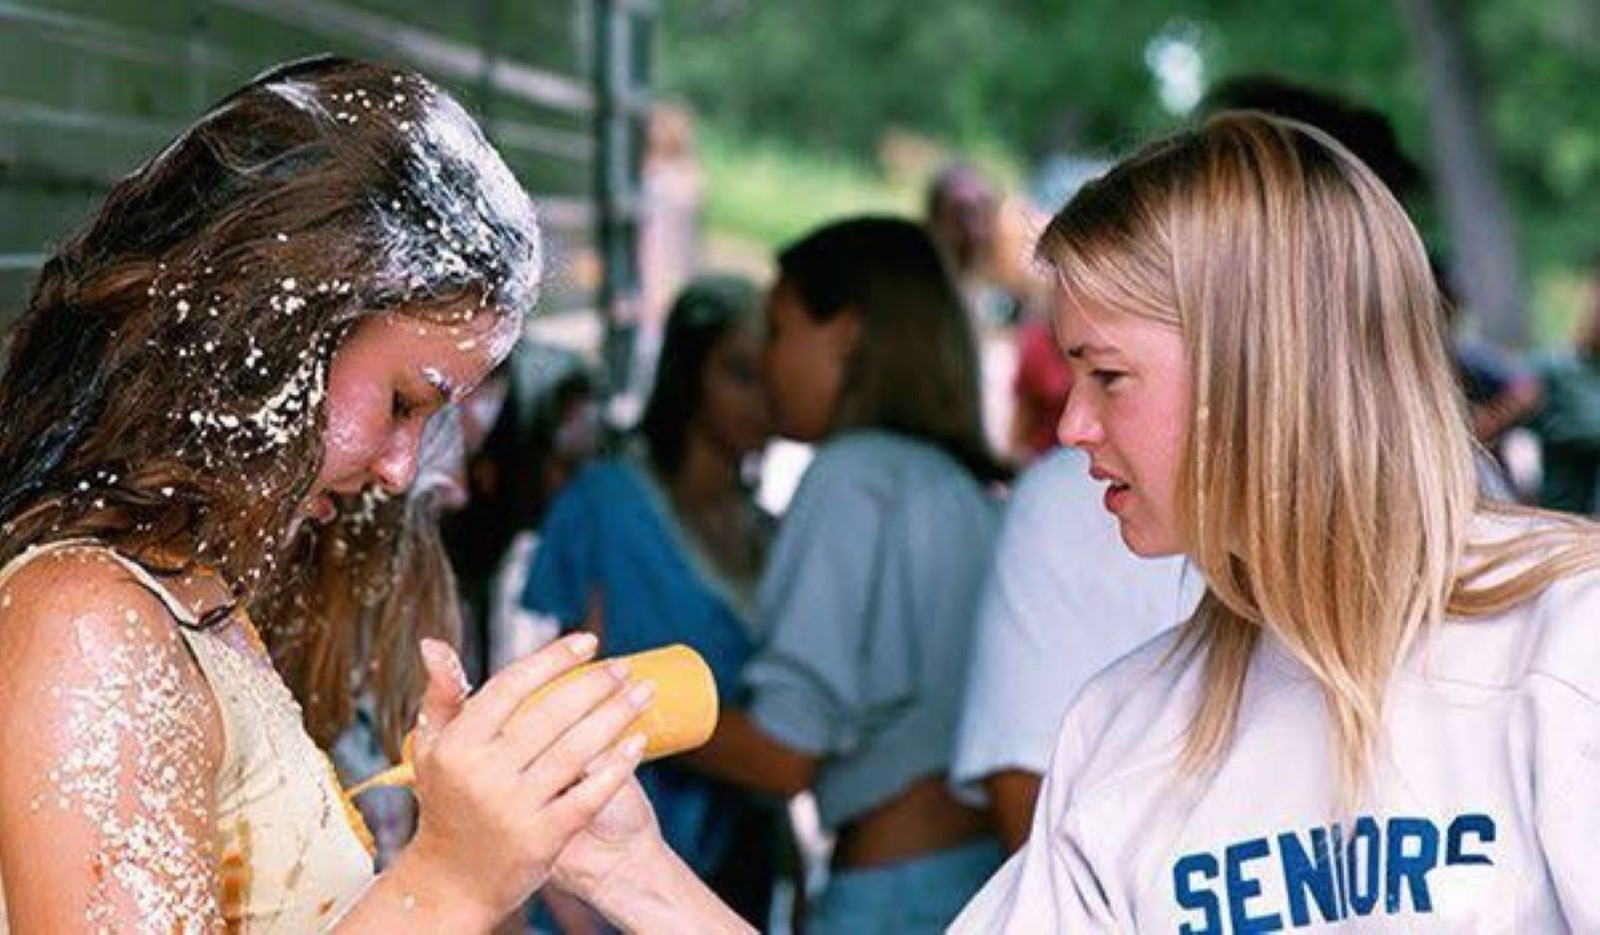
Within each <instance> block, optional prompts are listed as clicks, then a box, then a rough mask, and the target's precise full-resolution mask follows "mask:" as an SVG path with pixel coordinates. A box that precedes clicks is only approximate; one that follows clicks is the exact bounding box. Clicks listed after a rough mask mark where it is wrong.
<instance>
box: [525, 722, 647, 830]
mask: <svg viewBox="0 0 1600 935" xmlns="http://www.w3.org/2000/svg"><path fill="white" fill-rule="evenodd" d="M644 748H645V738H644V735H643V734H633V735H631V736H629V737H628V738H627V739H626V740H624V741H623V742H622V743H620V744H617V745H616V746H615V747H614V748H612V749H611V750H610V751H609V752H608V753H606V755H605V756H604V757H602V758H601V759H599V760H596V761H595V762H594V763H593V764H592V767H591V768H590V769H589V771H588V774H587V775H585V776H583V778H582V779H580V780H579V781H578V783H577V784H576V785H574V786H572V787H571V788H570V789H568V790H567V791H566V792H565V793H564V794H562V795H560V796H558V797H557V798H556V799H554V800H553V801H551V802H550V804H549V805H547V806H545V809H544V818H545V819H546V820H547V821H548V822H549V823H550V825H551V826H552V827H553V828H554V829H555V831H556V834H557V835H558V836H560V837H562V838H563V839H565V838H570V837H571V836H572V835H575V834H577V833H578V832H579V831H582V830H583V829H584V828H587V827H589V825H590V824H592V823H593V822H594V819H595V816H597V815H599V814H600V810H601V809H603V808H605V807H606V806H607V805H608V804H610V803H611V800H612V799H614V798H616V797H617V795H618V794H619V793H621V792H622V790H623V789H624V788H625V787H626V786H627V785H628V783H629V782H630V781H631V780H632V778H633V770H634V768H635V767H636V766H638V765H639V760H640V759H641V758H642V757H643V756H644ZM535 781H537V780H535Z"/></svg>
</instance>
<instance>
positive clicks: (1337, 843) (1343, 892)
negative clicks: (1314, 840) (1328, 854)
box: [1328, 824, 1350, 919]
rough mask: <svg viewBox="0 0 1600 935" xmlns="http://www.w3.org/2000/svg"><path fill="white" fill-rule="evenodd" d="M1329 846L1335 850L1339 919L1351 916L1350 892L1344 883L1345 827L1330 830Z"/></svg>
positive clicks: (1334, 862) (1338, 826)
mask: <svg viewBox="0 0 1600 935" xmlns="http://www.w3.org/2000/svg"><path fill="white" fill-rule="evenodd" d="M1328 830H1329V833H1330V840H1329V842H1328V844H1329V846H1331V847H1332V848H1333V871H1334V873H1333V878H1334V882H1336V883H1338V884H1339V918H1341V919H1346V918H1349V916H1350V890H1349V888H1348V887H1347V886H1345V881H1344V877H1345V874H1344V825H1340V824H1335V825H1333V826H1332V827H1330V828H1329V829H1328Z"/></svg>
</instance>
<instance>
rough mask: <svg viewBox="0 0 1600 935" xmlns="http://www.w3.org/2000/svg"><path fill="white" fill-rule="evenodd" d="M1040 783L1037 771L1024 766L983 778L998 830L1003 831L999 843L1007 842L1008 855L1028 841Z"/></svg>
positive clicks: (1004, 843) (1005, 843)
mask: <svg viewBox="0 0 1600 935" xmlns="http://www.w3.org/2000/svg"><path fill="white" fill-rule="evenodd" d="M1040 784H1041V779H1040V776H1039V774H1038V773H1030V772H1028V771H1027V770H1021V769H1006V770H1001V771H1000V772H998V773H992V774H990V775H988V776H985V777H984V778H983V787H984V789H985V790H986V791H987V792H988V793H989V802H990V806H989V809H990V812H991V814H992V815H993V816H994V825H995V829H996V830H997V831H999V832H1000V843H1001V844H1003V845H1005V849H1006V853H1008V854H1015V853H1016V852H1017V851H1018V850H1020V849H1021V848H1022V845H1023V843H1024V842H1025V841H1027V840H1028V829H1029V828H1030V827H1032V825H1033V809H1034V806H1035V805H1036V804H1037V803H1038V801H1039V786H1040Z"/></svg>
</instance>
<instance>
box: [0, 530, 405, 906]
mask: <svg viewBox="0 0 1600 935" xmlns="http://www.w3.org/2000/svg"><path fill="white" fill-rule="evenodd" d="M78 550H81V551H84V552H90V553H93V554H95V555H99V556H104V557H106V558H109V559H111V560H113V561H115V562H116V563H117V564H118V565H120V566H121V567H123V568H125V569H126V570H127V572H128V574H130V575H131V576H132V577H133V578H134V579H135V580H136V581H138V582H139V583H140V584H141V585H142V586H143V587H145V588H146V589H148V590H149V591H150V593H151V594H153V595H154V596H155V597H157V598H158V599H160V600H161V602H162V603H163V604H165V605H166V607H167V609H168V611H169V612H170V613H171V614H172V616H173V617H175V618H176V619H177V620H178V622H179V623H180V624H182V626H180V627H179V630H178V632H179V633H181V634H182V635H183V639H184V642H185V643H186V645H187V646H188V648H189V650H190V652H191V653H192V654H193V656H194V659H195V661H196V663H197V664H198V665H199V668H200V671H201V673H202V675H203V676H204V678H205V680H206V683H207V684H208V685H209V686H210V688H211V693H212V696H213V698H214V699H215V702H216V709H217V713H218V715H219V718H220V720H221V723H222V733H223V757H222V762H221V766H220V769H219V770H218V771H217V775H216V784H215V799H214V802H215V805H214V810H213V817H214V819H215V833H216V838H215V847H214V850H213V853H214V854H215V855H216V858H217V875H218V880H217V885H216V887H215V892H216V893H217V894H218V899H219V908H220V910H221V915H222V918H223V920H224V922H225V924H226V927H227V931H229V932H250V933H258V932H261V933H266V932H286V933H287V932H293V933H304V932H314V931H317V930H319V929H321V928H324V927H326V926H328V925H330V924H331V923H332V922H334V921H335V920H337V919H338V917H339V916H340V915H341V914H342V913H343V911H344V910H345V909H346V908H347V907H348V906H349V904H350V903H351V902H353V901H354V899H355V898H356V897H357V896H358V895H359V894H360V893H361V891H362V890H363V889H364V888H365V886H366V884H367V883H368V882H369V881H370V880H371V878H372V875H373V863H372V855H371V852H370V851H369V849H368V847H369V845H368V843H367V842H368V841H369V840H370V839H369V838H367V837H366V827H365V826H364V825H363V824H361V819H360V816H359V814H357V813H356V812H355V811H354V809H352V808H350V807H348V805H347V804H346V802H345V800H344V797H343V795H342V794H341V792H340V790H339V787H338V784H337V782H336V780H335V776H334V773H333V768H332V765H331V764H330V763H329V761H328V759H327V757H326V756H324V755H323V753H322V751H321V750H319V749H318V748H317V746H316V744H315V743H314V742H313V741H312V740H311V737H310V736H309V735H308V734H307V733H306V731H305V727H304V723H303V721H302V720H301V712H300V706H299V705H298V704H297V703H296V702H295V700H294V698H293V696H291V695H290V693H289V689H288V687H287V686H286V685H285V684H284V683H283V680H282V679H281V678H280V677H279V676H278V674H277V672H276V671H275V670H274V669H273V668H272V665H271V662H270V660H269V659H268V658H267V654H266V650H265V647H264V646H262V644H261V642H260V637H259V636H257V635H256V632H255V627H254V626H253V625H252V624H251V623H250V621H249V619H248V618H246V617H245V615H244V613H243V612H242V611H237V612H235V613H234V615H233V616H231V617H229V618H228V619H227V620H225V621H223V622H222V623H220V624H218V625H217V626H216V627H213V628H209V629H200V628H198V627H197V626H196V623H197V620H196V618H195V615H194V613H193V611H191V610H190V609H189V608H188V607H186V606H184V604H183V602H182V601H180V600H179V599H178V598H177V596H176V595H174V594H173V593H172V592H171V591H169V590H168V589H167V588H166V586H164V585H163V584H162V583H161V582H160V581H158V580H156V578H155V577H154V576H153V575H151V574H150V573H149V572H148V571H146V570H145V569H144V568H142V567H140V566H139V565H138V564H137V563H135V562H133V561H130V560H129V559H127V558H124V557H123V556H121V555H118V554H117V553H116V552H114V551H112V550H110V549H108V548H106V547H104V546H102V545H99V544H96V543H91V542H84V541H74V542H59V543H51V544H50V545H47V546H43V547H40V548H37V549H33V550H30V551H28V552H25V553H23V554H22V555H20V556H18V557H17V558H15V559H13V560H12V561H11V563H10V564H8V565H7V566H6V567H5V568H4V569H0V586H3V585H4V584H5V582H6V580H7V579H8V578H10V577H11V576H12V575H13V574H15V573H16V571H17V570H18V569H20V568H21V567H22V566H23V565H25V564H26V563H28V562H30V561H34V560H36V559H38V558H39V557H41V556H43V555H46V554H50V553H62V552H67V551H78ZM235 627H240V628H243V631H244V634H245V635H246V640H245V641H244V642H246V643H248V644H249V645H250V646H252V647H253V649H254V651H253V652H252V651H247V650H246V649H243V648H241V647H240V646H238V645H236V642H235V641H230V640H229V639H227V638H226V634H227V632H228V631H229V630H231V629H233V628H235ZM3 869H4V868H0V871H3ZM8 930H9V927H8V926H7V924H6V913H5V905H4V893H3V890H0V935H3V933H5V932H7V931H8Z"/></svg>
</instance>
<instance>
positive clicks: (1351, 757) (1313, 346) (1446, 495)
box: [1039, 113, 1600, 792]
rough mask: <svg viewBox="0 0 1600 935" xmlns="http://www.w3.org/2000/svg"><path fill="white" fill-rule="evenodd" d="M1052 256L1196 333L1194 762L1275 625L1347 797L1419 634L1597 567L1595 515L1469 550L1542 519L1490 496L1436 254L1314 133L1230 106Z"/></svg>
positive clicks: (1142, 168) (1129, 177) (1152, 157)
mask: <svg viewBox="0 0 1600 935" xmlns="http://www.w3.org/2000/svg"><path fill="white" fill-rule="evenodd" d="M1039 255H1040V258H1041V259H1042V260H1043V261H1044V262H1045V263H1047V264H1048V265H1050V266H1051V267H1053V268H1054V271H1055V272H1056V274H1057V275H1058V276H1059V278H1060V280H1061V282H1062V284H1063V286H1064V288H1065V289H1066V291H1067V294H1068V296H1069V297H1071V298H1072V299H1073V300H1074V301H1080V302H1083V303H1087V304H1090V305H1092V306H1095V307H1099V308H1105V309H1110V310H1116V311H1119V312H1123V313H1126V314H1132V315H1138V316H1142V317H1145V318H1149V319H1154V320H1158V321H1161V322H1164V323H1167V324H1170V325H1172V326H1174V327H1177V328H1179V329H1180V330H1181V331H1182V333H1183V336H1184V341H1185V344H1186V355H1187V359H1188V362H1189V365H1190V377H1189V379H1190V391H1191V396H1190V398H1191V399H1192V400H1193V403H1192V411H1191V413H1190V420H1189V424H1188V425H1187V426H1186V427H1184V431H1185V432H1186V439H1185V444H1184V454H1183V464H1182V467H1181V469H1180V475H1179V480H1178V490H1177V496H1178V501H1179V504H1180V517H1181V518H1180V522H1181V523H1182V525H1183V530H1182V531H1183V534H1184V536H1185V541H1186V543H1187V547H1188V551H1189V554H1190V557H1191V558H1192V559H1193V561H1194V562H1195V563H1196V565H1197V566H1198V568H1199V569H1200V571H1201V573H1202V574H1203V575H1204V577H1205V579H1206V583H1207V592H1206V594H1205V596H1204V597H1203V598H1202V600H1201V602H1200V605H1199V607H1198V608H1197V610H1196V611H1195V614H1194V616H1193V617H1192V618H1191V619H1190V620H1189V621H1188V623H1187V624H1186V627H1185V631H1184V634H1183V638H1182V640H1181V641H1180V643H1179V647H1180V649H1179V651H1180V652H1185V651H1198V652H1204V654H1205V661H1204V690H1203V697H1202V700H1201V702H1200V705H1199V708H1198V710H1197V711H1196V713H1195V717H1194V721H1193V724H1192V729H1191V731H1190V734H1189V737H1188V741H1187V747H1186V750H1185V756H1184V762H1185V765H1186V766H1187V767H1188V768H1190V769H1196V768H1199V767H1201V766H1204V765H1205V764H1206V763H1208V762H1214V761H1215V760H1216V758H1217V757H1219V756H1220V755H1221V754H1222V752H1223V751H1224V750H1225V749H1226V747H1227V745H1228V744H1229V743H1230V742H1231V739H1232V733H1233V729H1234V723H1235V720H1236V717H1237V714H1238V708H1239V699H1240V695H1241V691H1242V689H1243V684H1244V679H1245V674H1246V671H1247V668H1248V666H1249V662H1250V658H1251V655H1252V654H1253V652H1254V650H1255V647H1256V644H1257V642H1258V641H1259V639H1260V638H1261V634H1262V632H1263V631H1267V632H1270V633H1271V634H1273V635H1274V636H1275V637H1277V638H1278V639H1279V640H1281V642H1282V643H1283V645H1284V646H1285V647H1286V648H1287V650H1288V651H1289V652H1290V653H1292V654H1293V655H1294V656H1295V657H1296V658H1297V659H1298V660H1299V661H1300V662H1301V663H1303V664H1304V665H1305V666H1306V667H1307V669H1308V670H1309V671H1310V672H1311V674H1312V675H1313V676H1314V677H1315V678H1316V679H1317V681H1318V682H1319V683H1320V684H1321V686H1322V689H1323V692H1324V694H1325V697H1326V699H1327V704H1328V709H1329V714H1330V718H1331V722H1332V727H1333V739H1334V744H1335V747H1336V750H1335V753H1336V755H1337V758H1338V761H1339V763H1340V766H1341V772H1342V774H1343V779H1344V785H1343V788H1344V789H1345V790H1346V792H1353V791H1354V790H1356V789H1357V788H1359V786H1360V785H1361V784H1362V782H1363V781H1364V779H1365V777H1366V775H1367V773H1368V768H1369V765H1370V763H1371V759H1372V756H1373V752H1374V747H1375V745H1376V742H1377V740H1378V737H1379V732H1380V724H1381V717H1382V710H1383V702H1384V693H1385V688H1386V686H1387V684H1388V682H1389V678H1390V676H1391V675H1392V673H1393V670H1394V668H1395V666H1396V664H1397V662H1398V660H1400V659H1401V658H1402V657H1403V656H1404V654H1405V652H1406V650H1407V648H1408V647H1409V646H1410V645H1411V644H1412V642H1413V640H1415V639H1416V637H1417V636H1418V634H1419V633H1421V632H1423V630H1424V629H1425V628H1427V627H1429V626H1431V625H1433V624H1436V623H1438V622H1440V621H1441V620H1443V619H1444V618H1445V617H1446V616H1464V617H1471V616H1481V615H1486V614H1491V613H1496V612H1499V611H1502V610H1504V609H1506V608H1509V607H1511V606H1513V605H1515V604H1517V603H1519V602H1521V601H1524V600H1526V599H1528V598H1529V597H1530V596H1532V595H1534V594H1535V593H1537V592H1538V591H1540V590H1542V589H1543V588H1544V587H1545V586H1546V585H1548V584H1549V583H1550V582H1551V581H1553V580H1555V579H1557V578H1559V577H1561V576H1563V575H1566V574H1570V573H1572V572H1573V571H1576V570H1580V569H1585V568H1595V567H1600V546H1597V539H1596V536H1595V527H1594V526H1593V524H1589V523H1585V522H1582V521H1578V520H1573V519H1556V518H1554V517H1552V518H1551V519H1550V520H1549V521H1542V522H1534V523H1531V524H1529V523H1523V524H1521V525H1522V526H1524V527H1525V529H1524V531H1523V532H1522V533H1521V534H1519V535H1514V536H1511V537H1509V538H1503V539H1501V540H1499V541H1497V542H1494V543H1492V544H1489V543H1484V542H1474V541H1473V536H1472V522H1473V518H1474V516H1475V515H1477V514H1479V513H1483V512H1496V513H1502V514H1508V513H1509V514H1515V513H1522V514H1527V516H1528V517H1529V518H1531V517H1532V515H1533V511H1524V510H1520V509H1518V508H1514V507H1505V506H1495V505H1492V504H1489V503H1487V502H1485V501H1483V500H1481V499H1480V497H1479V494H1478V490H1477V484H1476V477H1475V472H1474V466H1473V458H1474V449H1473V444H1474V443H1473V441H1472V437H1471V435H1470V433H1469V431H1468V428H1467V422H1466V416H1465V408H1464V403H1463V401H1462V399H1461V396H1460V394H1459V391H1458V390H1457V388H1456V385H1455V383H1454V382H1453V380H1452V377H1451V371H1450V367H1449V363H1448V360H1447V356H1446V349H1445V338H1444V334H1443V333H1442V330H1441V322H1442V320H1443V316H1442V315H1440V314H1439V302H1440V298H1439V294H1438V291H1437V289H1436V287H1435V285H1434V282H1433V278H1432V275H1431V273H1430V271H1429V267H1428V261H1427V254H1426V251H1425V250H1424V248H1423V245H1422V242H1421V240H1420V238H1419V237H1418V235H1417V233H1416V231H1415V229H1414V228H1413V227H1412V225H1411V223H1410V222H1409V220H1408V219H1407V218H1406V215H1405V213H1404V211H1403V210H1402V209H1401V207H1400V205H1399V204H1398V203H1397V202H1396V201H1395V200H1394V198H1393V196H1392V195H1391V194H1390V193H1389V191H1388V189H1386V188H1385V187H1384V185H1383V184H1382V182H1380V181H1379V180H1378V179H1377V178H1376V177H1375V176H1374V175H1373V174H1372V173H1371V172H1370V171H1369V170H1368V169H1367V168H1366V167H1365V166H1364V165H1362V164H1361V163H1360V161H1359V160H1357V159H1356V158H1355V157H1354V156H1352V155H1350V153H1349V152H1347V151H1346V150H1345V149H1344V148H1343V147H1341V146H1340V145H1339V144H1338V143H1336V142H1335V141H1333V140H1332V139H1331V138H1330V137H1328V136H1327V135H1325V134H1323V133H1322V132H1320V131H1318V130H1315V129H1313V128H1310V127H1307V126H1304V125H1301V124H1296V123H1293V122H1289V121H1283V120H1277V119H1273V118H1268V117H1265V116H1262V115H1257V114H1248V113H1232V114H1221V115H1218V116H1216V117H1214V118H1212V119H1211V120H1209V121H1207V122H1206V123H1205V124H1204V125H1203V126H1201V127H1199V128H1198V129H1195V130H1193V131H1190V132H1186V133H1183V134H1180V135H1178V136H1175V137H1172V138H1170V139H1167V140H1163V141H1161V142H1158V143H1156V144H1153V145H1151V146H1149V147H1147V148H1146V149H1144V150H1142V151H1141V152H1139V153H1138V154H1136V155H1134V156H1133V157H1131V158H1130V159H1128V160H1126V161H1125V162H1123V163H1121V164H1120V165H1118V166H1117V167H1116V168H1115V169H1113V170H1112V171H1111V172H1109V173H1108V174H1107V175H1106V176H1105V177H1104V178H1102V179H1100V180H1098V181H1097V182H1094V183H1092V184H1091V185H1089V186H1087V187H1086V188H1084V189H1083V190H1082V191H1081V192H1080V193H1079V194H1078V195H1077V196H1076V197H1075V198H1074V199H1073V200H1072V201H1071V202H1070V203H1069V204H1068V205H1067V206H1066V207H1065V208H1064V209H1062V211H1061V212H1060V213H1059V214H1058V215H1057V216H1056V217H1055V218H1054V219H1053V220H1052V221H1051V223H1050V225H1049V227H1048V228H1047V230H1046V231H1045V233H1044V235H1043V236H1042V238H1041V240H1040V244H1039ZM1490 578H1492V579H1493V581H1494V583H1493V584H1492V585H1491V584H1489V583H1488V582H1489V580H1490Z"/></svg>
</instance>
